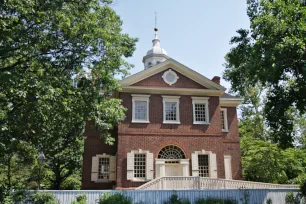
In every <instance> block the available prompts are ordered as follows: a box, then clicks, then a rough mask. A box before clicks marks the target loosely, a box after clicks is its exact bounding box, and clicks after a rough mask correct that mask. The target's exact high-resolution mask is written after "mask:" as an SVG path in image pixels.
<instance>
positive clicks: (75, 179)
mask: <svg viewBox="0 0 306 204" xmlns="http://www.w3.org/2000/svg"><path fill="white" fill-rule="evenodd" d="M81 186H82V182H81V176H80V175H79V174H73V175H71V176H69V177H68V178H67V179H66V180H65V181H63V183H61V187H60V188H61V189H62V190H80V189H81Z"/></svg>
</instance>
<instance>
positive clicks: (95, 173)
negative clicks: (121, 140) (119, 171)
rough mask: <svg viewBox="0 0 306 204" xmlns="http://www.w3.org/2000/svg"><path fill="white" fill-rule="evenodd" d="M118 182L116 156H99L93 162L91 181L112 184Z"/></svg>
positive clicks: (93, 158) (94, 157)
mask: <svg viewBox="0 0 306 204" xmlns="http://www.w3.org/2000/svg"><path fill="white" fill-rule="evenodd" d="M115 180H116V156H112V155H107V154H97V155H96V156H93V157H92V161H91V181H94V182H110V181H115Z"/></svg>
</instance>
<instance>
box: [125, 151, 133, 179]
mask: <svg viewBox="0 0 306 204" xmlns="http://www.w3.org/2000/svg"><path fill="white" fill-rule="evenodd" d="M126 161H127V166H126V170H127V172H126V179H127V180H132V179H133V178H134V153H127V158H126Z"/></svg>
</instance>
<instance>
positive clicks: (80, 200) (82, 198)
mask: <svg viewBox="0 0 306 204" xmlns="http://www.w3.org/2000/svg"><path fill="white" fill-rule="evenodd" d="M86 199H87V196H86V194H82V195H77V196H76V200H75V201H72V203H71V204H86Z"/></svg>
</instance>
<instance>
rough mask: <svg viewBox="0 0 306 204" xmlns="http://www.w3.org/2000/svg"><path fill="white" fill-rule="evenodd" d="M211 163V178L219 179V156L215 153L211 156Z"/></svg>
mask: <svg viewBox="0 0 306 204" xmlns="http://www.w3.org/2000/svg"><path fill="white" fill-rule="evenodd" d="M209 157H210V158H209V162H210V172H211V173H210V177H211V178H218V172H217V156H216V154H214V153H211V154H210V155H209Z"/></svg>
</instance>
